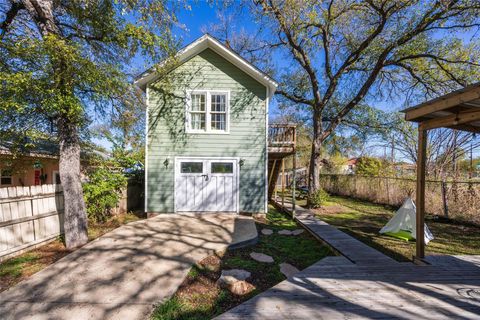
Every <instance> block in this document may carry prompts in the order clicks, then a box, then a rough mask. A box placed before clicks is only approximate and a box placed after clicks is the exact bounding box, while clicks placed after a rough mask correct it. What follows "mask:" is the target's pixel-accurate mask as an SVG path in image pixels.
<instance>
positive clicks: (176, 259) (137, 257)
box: [0, 214, 256, 319]
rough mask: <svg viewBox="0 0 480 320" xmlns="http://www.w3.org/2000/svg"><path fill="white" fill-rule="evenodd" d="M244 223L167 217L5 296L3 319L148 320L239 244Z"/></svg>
mask: <svg viewBox="0 0 480 320" xmlns="http://www.w3.org/2000/svg"><path fill="white" fill-rule="evenodd" d="M242 219H243V220H245V219H249V218H242V217H241V216H240V217H239V216H237V215H233V214H204V215H178V214H165V215H161V216H159V217H156V218H151V219H148V220H142V221H137V222H133V223H130V224H128V225H125V226H123V227H120V228H118V229H115V230H114V231H112V232H110V233H108V234H106V235H104V236H102V237H100V238H98V239H96V240H94V241H92V242H90V243H89V244H87V245H85V246H84V247H82V248H81V249H79V250H77V251H75V252H73V253H71V254H69V255H68V256H66V257H64V258H63V259H61V260H59V261H58V262H56V263H55V264H52V265H51V266H49V267H47V268H46V269H44V270H42V271H40V272H38V273H37V274H35V275H33V276H32V277H31V278H29V279H27V280H25V281H23V282H21V283H19V284H18V285H17V286H15V287H13V288H10V289H9V290H7V291H4V292H2V293H1V294H0V318H1V319H145V318H146V317H147V316H148V314H149V313H150V312H151V311H152V308H153V305H154V304H156V303H159V302H161V301H162V300H163V299H166V298H168V297H169V296H170V295H171V294H173V293H174V292H175V290H176V289H177V288H178V286H179V285H180V284H181V282H182V280H183V279H184V277H185V276H186V274H187V272H188V270H189V268H190V267H191V265H192V264H193V263H195V262H196V261H198V260H200V259H202V258H203V257H205V256H207V255H208V254H211V253H212V251H217V250H222V249H225V248H226V247H227V246H228V245H229V244H231V243H232V241H234V240H233V238H234V234H235V229H240V228H239V226H240V225H242V224H241V223H239V222H241V221H242ZM251 224H253V221H252V222H251ZM253 227H254V224H253ZM255 232H256V231H255Z"/></svg>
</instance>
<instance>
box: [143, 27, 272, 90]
mask: <svg viewBox="0 0 480 320" xmlns="http://www.w3.org/2000/svg"><path fill="white" fill-rule="evenodd" d="M207 48H208V49H211V50H213V51H215V52H216V53H217V54H219V55H220V56H221V57H223V58H225V59H226V60H227V61H229V62H230V63H232V64H233V65H234V66H236V67H237V68H239V69H240V70H242V71H243V72H245V73H246V74H248V75H249V76H250V77H252V78H253V79H255V80H257V81H258V82H259V83H261V84H262V85H264V86H265V87H267V88H268V89H269V94H270V96H271V95H272V94H273V93H274V92H275V90H276V89H277V86H278V83H277V82H276V81H275V80H273V79H272V78H270V77H269V76H268V75H267V74H265V73H264V72H262V71H260V70H259V69H258V68H256V67H255V66H253V65H252V64H251V63H249V62H248V61H247V60H245V59H244V58H242V57H241V56H240V55H238V54H237V53H236V52H234V51H233V50H232V49H229V48H227V47H226V46H224V45H223V44H222V43H220V41H218V40H217V39H215V38H214V37H212V36H211V35H209V34H205V35H203V36H202V37H200V38H198V39H197V40H195V41H194V42H192V43H191V44H189V45H188V46H186V47H185V48H183V49H181V50H180V51H179V52H178V53H177V54H176V55H175V58H176V59H177V60H178V62H179V63H180V64H181V63H183V62H185V61H187V60H189V59H191V58H192V57H194V56H196V55H197V54H199V53H200V52H202V51H203V50H205V49H207ZM162 64H165V61H164V62H162ZM158 76H159V75H158V74H157V72H156V71H155V69H154V68H150V69H148V70H147V71H145V72H143V73H142V74H140V75H139V76H138V77H137V78H136V79H135V84H136V85H138V86H139V87H140V88H141V89H142V90H145V88H146V87H147V85H148V84H149V83H151V82H153V81H155V80H156V79H157V78H158Z"/></svg>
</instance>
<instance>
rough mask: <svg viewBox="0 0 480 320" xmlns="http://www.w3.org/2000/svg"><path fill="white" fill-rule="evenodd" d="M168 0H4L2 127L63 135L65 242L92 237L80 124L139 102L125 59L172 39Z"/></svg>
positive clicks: (153, 55) (164, 46)
mask: <svg viewBox="0 0 480 320" xmlns="http://www.w3.org/2000/svg"><path fill="white" fill-rule="evenodd" d="M175 6H177V4H176V3H172V2H168V1H167V0H157V1H153V0H152V1H149V0H138V1H127V0H90V1H81V0H70V1H63V0H59V1H53V0H10V1H3V2H2V3H1V4H0V12H1V16H0V19H2V20H1V21H0V40H1V43H0V83H1V86H2V89H1V92H0V129H1V131H2V132H7V133H12V132H25V133H29V132H31V134H35V135H37V134H38V135H52V133H53V134H55V135H57V137H58V142H59V147H60V177H61V181H62V186H63V190H64V197H65V242H66V246H67V247H69V248H71V247H76V246H80V245H82V244H84V243H85V242H87V217H86V209H85V202H84V199H83V194H82V185H81V182H80V149H81V148H80V140H81V134H82V132H85V129H86V128H87V127H88V125H89V124H90V123H91V121H93V120H95V119H96V118H98V117H105V116H107V117H108V116H109V114H110V113H111V112H115V111H116V110H124V109H125V108H126V106H131V105H139V103H140V102H139V99H138V94H137V92H136V91H135V90H134V89H133V87H132V86H131V85H130V83H131V77H129V76H128V74H127V71H128V70H127V69H126V67H125V66H127V65H128V64H129V63H130V62H131V61H132V59H133V58H134V57H135V56H136V55H137V54H143V55H145V56H147V57H149V59H150V60H151V61H152V62H154V61H157V60H158V59H159V58H161V57H164V56H165V55H166V54H167V52H168V50H169V49H170V48H171V47H173V41H172V37H171V36H170V31H171V26H172V23H173V22H175V17H174V16H173V15H172V12H173V9H175V8H172V7H175Z"/></svg>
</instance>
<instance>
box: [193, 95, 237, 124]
mask: <svg viewBox="0 0 480 320" xmlns="http://www.w3.org/2000/svg"><path fill="white" fill-rule="evenodd" d="M228 112H229V92H227V91H195V92H191V93H189V96H188V99H187V123H186V129H187V132H190V133H228V131H229V114H228Z"/></svg>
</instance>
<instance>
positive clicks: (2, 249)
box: [0, 185, 64, 261]
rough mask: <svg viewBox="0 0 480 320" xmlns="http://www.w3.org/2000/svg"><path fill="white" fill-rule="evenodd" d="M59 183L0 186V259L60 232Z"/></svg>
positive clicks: (61, 225)
mask: <svg viewBox="0 0 480 320" xmlns="http://www.w3.org/2000/svg"><path fill="white" fill-rule="evenodd" d="M63 208H64V206H63V192H62V188H61V186H60V185H41V186H31V187H9V188H0V261H2V260H4V259H6V258H8V257H11V256H13V255H15V254H18V253H20V252H23V251H24V250H25V249H27V248H31V247H33V246H36V245H38V244H40V243H43V242H46V241H48V240H51V239H53V238H55V237H56V236H58V235H60V234H62V233H63Z"/></svg>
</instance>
